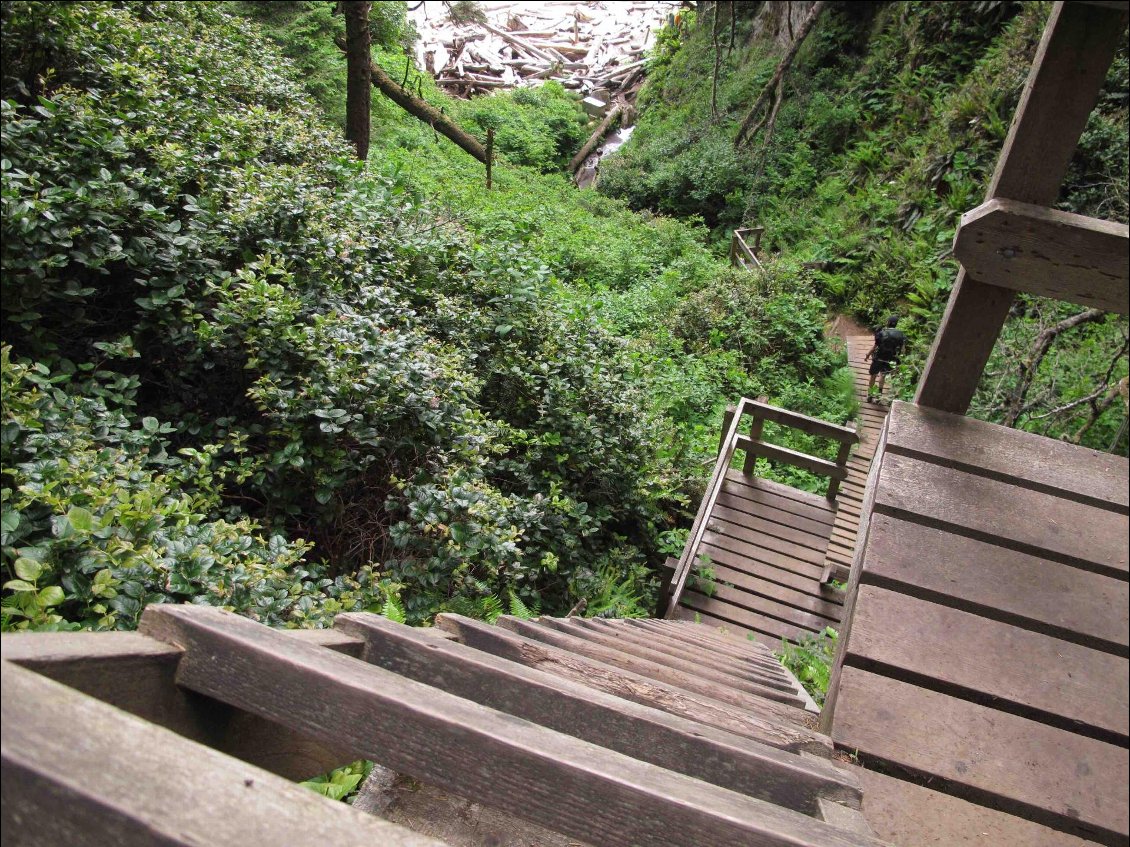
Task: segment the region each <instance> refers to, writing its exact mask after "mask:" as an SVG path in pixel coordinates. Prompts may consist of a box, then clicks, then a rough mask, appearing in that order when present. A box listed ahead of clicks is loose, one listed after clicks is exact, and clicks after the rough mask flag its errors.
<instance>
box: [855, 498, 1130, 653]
mask: <svg viewBox="0 0 1130 847" xmlns="http://www.w3.org/2000/svg"><path fill="white" fill-rule="evenodd" d="M871 525H872V532H871V535H870V538H869V539H868V547H867V551H866V571H865V572H864V574H863V581H864V582H866V583H870V584H874V585H880V586H883V587H885V588H890V589H892V590H897V591H901V592H903V593H909V594H913V595H914V596H919V597H922V598H924V599H927V600H932V601H934V602H940V603H945V604H946V605H949V606H953V607H955V608H958V609H964V610H965V611H970V612H976V613H978V614H982V615H990V616H993V617H994V618H996V619H997V620H1001V621H1006V622H1008V623H1011V624H1013V625H1015V626H1022V627H1024V628H1025V629H1031V630H1034V631H1036V632H1045V633H1047V634H1049V635H1054V636H1055V637H1056V638H1062V639H1065V640H1068V641H1072V642H1074V643H1077V644H1084V645H1086V646H1088V647H1093V648H1095V649H1101V650H1106V651H1107V652H1110V653H1113V654H1115V655H1118V656H1121V657H1122V658H1123V659H1125V658H1127V657H1128V656H1130V632H1128V631H1130V584H1128V583H1127V582H1126V581H1125V580H1121V579H1115V578H1113V577H1109V576H1104V575H1102V574H1095V573H1090V572H1087V571H1082V570H1079V569H1077V568H1072V567H1069V566H1066V565H1061V564H1059V563H1058V562H1049V561H1047V560H1046V559H1041V558H1039V557H1036V556H1032V555H1029V554H1027V553H1018V552H1016V551H1014V550H1007V549H1004V548H1001V547H997V546H996V545H992V544H988V543H986V542H983V541H977V540H975V539H972V538H965V537H962V536H958V535H952V534H950V533H948V532H945V531H943V530H940V529H933V528H931V527H927V526H922V525H921V524H916V523H911V522H908V521H903V520H900V519H898V518H892V517H890V516H889V515H874V516H872V518H871ZM971 563H975V565H973V566H971Z"/></svg>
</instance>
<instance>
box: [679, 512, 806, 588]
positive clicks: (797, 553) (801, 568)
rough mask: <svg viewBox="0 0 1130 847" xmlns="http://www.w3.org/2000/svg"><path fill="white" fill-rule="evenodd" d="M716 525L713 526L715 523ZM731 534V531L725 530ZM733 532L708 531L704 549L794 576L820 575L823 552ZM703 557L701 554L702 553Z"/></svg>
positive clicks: (778, 540)
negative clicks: (714, 548) (707, 547)
mask: <svg viewBox="0 0 1130 847" xmlns="http://www.w3.org/2000/svg"><path fill="white" fill-rule="evenodd" d="M712 523H713V522H712ZM724 528H725V529H727V530H730V532H732V531H733V529H732V527H728V526H727V527H724ZM730 532H726V533H722V532H714V531H713V530H707V531H706V532H704V533H703V536H702V537H703V547H704V548H705V547H706V546H711V547H719V548H721V549H723V550H729V551H731V552H733V553H737V554H738V555H740V556H745V557H746V558H749V559H757V560H759V561H763V562H766V563H768V564H771V565H774V566H775V567H779V568H784V569H785V570H791V571H793V572H794V573H799V574H802V575H807V576H811V577H813V578H817V577H819V575H820V562H821V561H822V560H823V551H822V550H813V549H811V548H809V547H801V546H799V545H797V544H790V543H789V542H787V541H781V540H780V539H777V538H771V537H768V536H764V537H761V538H758V539H757V540H756V541H754V542H750V541H746V540H744V539H742V538H738V537H736V536H735V535H732V534H730ZM699 552H700V553H701V552H702V550H700V551H699Z"/></svg>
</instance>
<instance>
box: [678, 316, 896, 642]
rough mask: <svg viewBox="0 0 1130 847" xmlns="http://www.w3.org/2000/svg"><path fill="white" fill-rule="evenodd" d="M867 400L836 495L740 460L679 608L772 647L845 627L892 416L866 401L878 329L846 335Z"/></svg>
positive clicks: (858, 388)
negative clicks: (877, 462) (872, 483)
mask: <svg viewBox="0 0 1130 847" xmlns="http://www.w3.org/2000/svg"><path fill="white" fill-rule="evenodd" d="M846 343H847V353H848V364H849V366H850V367H851V369H852V371H853V372H854V380H855V393H856V397H857V399H858V401H859V404H860V409H859V415H858V419H857V424H856V432H857V434H858V436H859V443H858V444H857V445H856V447H855V450H854V452H853V453H852V454H851V455H850V457H849V458H848V459H847V461H846V470H847V473H846V476H845V478H844V479H843V480H841V481H840V482H839V491H838V493H837V494H836V496H835V498H834V500H829V499H828V498H826V497H822V496H820V495H818V494H811V493H808V492H805V491H800V490H798V489H795V488H790V487H788V486H785V485H780V484H778V483H775V482H772V481H769V480H765V479H758V478H756V477H754V476H752V475H750V474H747V473H743V472H742V471H738V470H735V469H729V470H727V471H726V479H725V482H724V483H723V486H722V491H721V494H720V495H719V497H718V499H717V501H716V502H715V504H714V507H713V509H712V510H711V511H710V515H709V522H708V525H707V530H706V533H705V535H704V536H703V539H702V543H701V545H700V546H699V548H698V549H699V554H700V556H704V557H706V558H705V559H703V560H700V561H701V562H702V567H701V568H700V569H699V570H698V571H696V572H695V575H694V576H693V577H692V578H691V579H690V580H689V581H688V582H687V589H686V591H685V592H684V593H683V594H682V595H681V597H680V602H679V607H678V610H677V611H676V612H675V615H674V617H676V618H677V619H681V620H693V621H698V622H700V623H705V624H711V625H713V626H720V627H724V628H726V629H727V630H729V631H732V632H736V633H740V634H743V635H747V636H750V635H751V636H753V637H754V638H755V639H757V640H759V641H762V642H764V643H766V644H769V645H772V646H778V645H779V644H780V642H781V640H782V639H785V640H789V641H795V640H797V639H798V638H801V637H803V636H805V635H811V634H814V633H818V632H821V631H822V630H823V629H824V628H825V627H829V626H830V627H833V628H838V627H839V626H840V623H841V621H842V619H843V612H844V609H843V592H842V591H841V590H839V589H838V588H837V587H836V586H833V585H829V584H828V582H829V580H837V581H839V582H841V583H844V582H846V581H847V578H848V574H849V573H850V566H851V561H852V557H853V555H854V553H855V543H856V535H857V534H858V532H859V523H860V513H861V510H862V505H863V492H864V489H865V487H866V484H867V474H868V471H869V469H870V467H871V460H872V457H873V456H874V455H875V448H876V445H877V444H878V441H879V434H880V432H881V431H882V427H883V422H884V420H885V419H886V416H887V408H888V407H887V405H886V404H873V403H867V402H865V397H866V393H867V379H868V377H867V370H868V365H867V363H866V362H864V361H863V357H864V356H865V355H867V351H868V350H869V349H871V344H872V339H871V337H870V336H850V337H848V338H847V339H846Z"/></svg>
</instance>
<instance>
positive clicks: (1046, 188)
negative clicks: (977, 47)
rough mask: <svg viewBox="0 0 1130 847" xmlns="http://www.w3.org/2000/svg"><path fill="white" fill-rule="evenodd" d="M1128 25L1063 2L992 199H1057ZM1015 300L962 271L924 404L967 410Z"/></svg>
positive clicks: (1118, 17) (922, 391)
mask: <svg viewBox="0 0 1130 847" xmlns="http://www.w3.org/2000/svg"><path fill="white" fill-rule="evenodd" d="M1125 27H1126V17H1125V14H1124V13H1122V12H1119V11H1118V10H1112V9H1105V8H1101V7H1097V6H1090V5H1085V4H1083V3H1057V4H1056V5H1055V7H1054V9H1053V10H1052V14H1051V17H1050V18H1049V20H1048V24H1047V27H1046V28H1045V30H1044V35H1043V38H1042V39H1041V41H1040V45H1039V47H1038V48H1037V50H1036V57H1035V60H1034V61H1033V64H1032V70H1031V73H1030V74H1029V76H1028V81H1027V83H1026V84H1025V86H1024V91H1023V93H1022V94H1021V97H1020V103H1019V105H1018V106H1017V113H1016V117H1015V118H1014V119H1013V122H1012V125H1011V127H1010V128H1009V133H1008V137H1007V138H1006V139H1005V143H1004V148H1003V150H1002V151H1001V155H1000V158H999V159H998V160H997V167H996V171H995V173H994V174H993V180H992V183H991V184H990V186H989V190H988V192H987V194H986V199H991V198H994V197H1002V198H1007V199H1010V200H1018V201H1020V202H1022V203H1033V204H1036V205H1041V206H1050V205H1052V204H1053V203H1054V202H1055V200H1056V197H1057V195H1058V194H1059V187H1060V184H1061V183H1062V182H1063V177H1064V175H1065V174H1066V173H1067V166H1068V163H1069V162H1070V161H1071V156H1072V154H1073V153H1074V151H1075V145H1076V143H1077V142H1078V140H1079V136H1080V135H1081V134H1082V132H1083V128H1084V127H1085V126H1086V124H1087V118H1088V117H1089V116H1090V114H1091V110H1092V109H1093V108H1094V106H1095V102H1096V101H1097V99H1098V95H1099V91H1100V90H1101V88H1102V84H1103V81H1104V80H1105V79H1106V71H1107V68H1108V67H1110V63H1111V60H1112V59H1113V58H1114V55H1115V51H1116V50H1117V49H1118V44H1119V40H1120V38H1121V35H1122V31H1123V29H1125ZM1013 296H1014V295H1013V292H1012V291H1010V290H1008V289H1002V288H998V287H996V286H992V285H987V284H984V283H982V282H978V281H977V280H976V278H975V277H973V276H971V275H969V274H966V273H965V271H964V270H962V271H961V272H960V273H959V274H958V278H957V282H956V284H955V285H954V288H953V291H952V292H951V294H950V300H949V303H948V305H947V306H946V311H945V315H944V317H943V318H942V325H941V328H940V329H939V331H938V334H937V336H936V337H935V339H934V345H933V348H932V349H931V351H930V355H929V358H928V359H927V362H926V366H925V369H924V371H923V374H922V379H921V381H920V382H919V384H918V391H917V395H916V397H915V402H916V403H918V404H919V405H922V406H930V407H932V408H936V409H942V410H944V411H947V412H955V413H957V414H964V413H965V411H966V410H967V409H968V408H969V403H970V401H971V400H972V398H973V394H974V392H975V391H976V390H977V383H978V382H979V381H980V377H981V373H982V372H983V371H984V369H985V364H986V362H988V360H989V355H990V354H991V353H992V350H993V346H994V344H995V343H996V338H997V335H998V334H999V332H1000V328H1001V327H1002V326H1003V325H1004V321H1005V318H1006V317H1007V316H1008V310H1009V308H1010V306H1011V304H1012V300H1013Z"/></svg>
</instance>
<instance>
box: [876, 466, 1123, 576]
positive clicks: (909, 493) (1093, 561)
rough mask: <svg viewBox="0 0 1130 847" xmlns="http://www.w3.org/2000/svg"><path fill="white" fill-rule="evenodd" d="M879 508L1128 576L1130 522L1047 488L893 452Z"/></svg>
mask: <svg viewBox="0 0 1130 847" xmlns="http://www.w3.org/2000/svg"><path fill="white" fill-rule="evenodd" d="M875 509H876V510H877V511H879V512H880V513H882V514H887V515H891V516H893V517H898V518H902V519H904V520H910V521H916V522H919V523H926V524H928V525H932V526H936V527H939V528H944V529H947V530H950V531H953V532H957V533H959V534H962V535H966V536H969V537H971V538H976V539H978V540H981V541H988V542H990V543H993V544H997V545H999V546H1002V547H1008V548H1009V549H1012V550H1019V551H1021V552H1023V553H1030V554H1032V555H1036V556H1042V557H1044V558H1048V559H1053V560H1055V561H1058V562H1063V563H1065V564H1070V565H1073V566H1075V567H1079V568H1083V569H1084V570H1093V571H1095V572H1098V573H1106V574H1111V575H1114V576H1118V577H1120V578H1123V579H1125V578H1126V574H1127V569H1128V562H1127V555H1128V546H1130V518H1128V517H1127V516H1126V515H1120V514H1117V513H1115V512H1107V511H1103V510H1100V509H1095V508H1093V507H1091V506H1086V505H1083V504H1082V503H1078V502H1075V501H1073V500H1065V499H1062V498H1059V497H1055V496H1053V495H1050V494H1045V493H1043V492H1041V491H1032V490H1030V489H1025V488H1019V487H1018V486H1015V485H1009V484H1007V483H1003V482H999V481H997V480H995V479H989V478H987V477H981V476H976V475H974V474H970V473H965V472H964V471H958V470H954V469H952V468H946V467H941V466H939V465H930V464H925V463H923V462H919V461H917V460H915V459H911V458H908V457H906V456H899V455H895V454H893V453H888V454H887V455H886V456H884V457H883V469H882V473H881V474H880V476H879V483H878V486H877V491H876V498H875Z"/></svg>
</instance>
